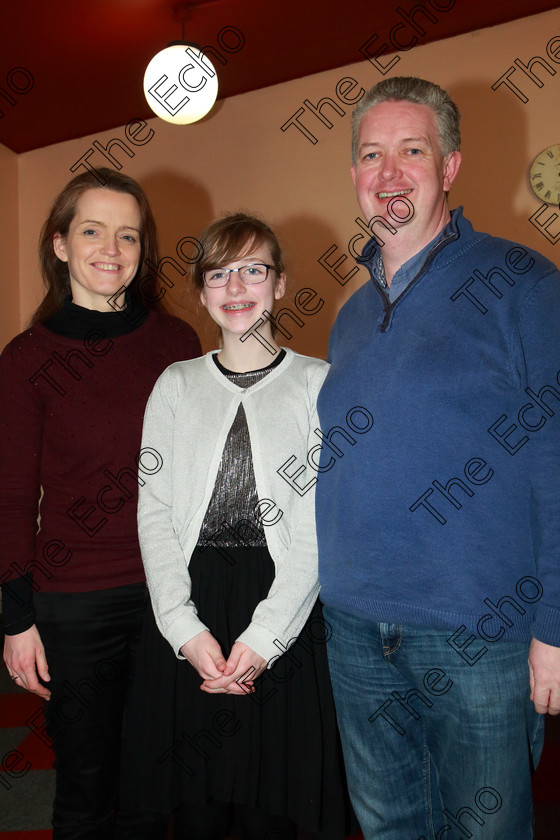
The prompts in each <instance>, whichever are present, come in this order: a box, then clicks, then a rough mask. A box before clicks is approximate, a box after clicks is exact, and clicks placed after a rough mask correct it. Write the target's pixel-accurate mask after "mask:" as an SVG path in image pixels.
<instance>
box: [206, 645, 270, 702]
mask: <svg viewBox="0 0 560 840" xmlns="http://www.w3.org/2000/svg"><path fill="white" fill-rule="evenodd" d="M265 668H266V659H263V658H262V656H259V654H258V653H255V651H254V650H252V648H250V647H248V646H247V645H245V644H243V642H235V644H234V646H233V647H232V649H231V653H230V655H229V659H228V661H227V662H226V666H225V668H224V669H223V673H222V675H221V676H220V677H218V679H212V680H210V679H205V680H204V682H203V683H202V685H201V686H200V687H201V689H202V690H203V691H206V692H208V694H251V693H252V692H253V691H254V686H253V683H254V681H255V680H256V679H257V677H259V676H260V675H261V674H262V672H263V671H264V669H265ZM238 680H241V682H238Z"/></svg>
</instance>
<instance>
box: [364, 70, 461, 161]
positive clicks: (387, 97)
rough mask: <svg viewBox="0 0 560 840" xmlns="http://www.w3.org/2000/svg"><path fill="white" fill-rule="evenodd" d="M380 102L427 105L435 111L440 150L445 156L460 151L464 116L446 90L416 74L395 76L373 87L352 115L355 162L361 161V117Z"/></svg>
mask: <svg viewBox="0 0 560 840" xmlns="http://www.w3.org/2000/svg"><path fill="white" fill-rule="evenodd" d="M381 102H413V103H414V104H415V105H427V106H428V107H429V108H431V109H432V110H433V112H434V116H435V118H436V128H437V133H438V137H439V144H440V146H441V153H442V155H443V157H446V156H447V155H448V154H450V152H454V151H459V149H460V147H461V131H460V129H459V121H460V119H461V115H460V113H459V109H458V108H457V106H456V105H455V103H454V102H453V101H452V100H451V97H450V96H449V94H448V93H447V91H446V90H443V88H440V87H439V85H435V84H434V83H433V82H427V81H426V80H425V79H417V78H415V77H414V76H394V77H393V78H391V79H383V81H381V82H378V84H376V85H374V86H373V87H372V88H370V89H369V90H368V91H367V93H366V94H365V95H364V96H363V97H362V98H361V99H360V102H359V104H358V106H357V107H356V108H355V109H354V112H353V114H352V163H353V164H354V166H355V165H356V163H357V161H358V132H359V130H360V123H361V122H362V117H363V116H364V114H365V113H366V111H369V109H370V108H373V106H374V105H379V104H380V103H381Z"/></svg>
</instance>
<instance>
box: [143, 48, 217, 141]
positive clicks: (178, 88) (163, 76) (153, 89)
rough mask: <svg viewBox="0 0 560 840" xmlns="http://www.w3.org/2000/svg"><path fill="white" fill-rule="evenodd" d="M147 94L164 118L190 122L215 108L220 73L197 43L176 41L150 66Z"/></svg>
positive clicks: (152, 61)
mask: <svg viewBox="0 0 560 840" xmlns="http://www.w3.org/2000/svg"><path fill="white" fill-rule="evenodd" d="M144 96H145V97H146V102H147V103H148V105H149V106H150V108H151V109H152V111H153V112H154V114H156V115H157V116H158V117H160V118H161V119H162V120H165V121H166V122H170V123H175V124H176V125H188V124H189V123H194V122H196V121H197V120H200V119H202V117H204V116H205V115H206V114H207V113H208V111H209V110H210V109H211V108H212V106H213V104H214V102H215V101H216V97H217V96H218V75H217V73H216V70H215V68H214V65H213V64H212V62H211V61H210V60H209V59H208V58H207V57H206V56H205V55H204V54H203V53H202V52H201V51H200V49H199V48H198V47H197V46H196V44H189V43H188V42H186V41H180V42H173V43H171V44H170V45H169V46H168V47H166V49H164V50H161V52H158V53H157V55H155V56H154V57H153V58H152V60H151V61H150V63H149V64H148V66H147V67H146V72H145V73H144Z"/></svg>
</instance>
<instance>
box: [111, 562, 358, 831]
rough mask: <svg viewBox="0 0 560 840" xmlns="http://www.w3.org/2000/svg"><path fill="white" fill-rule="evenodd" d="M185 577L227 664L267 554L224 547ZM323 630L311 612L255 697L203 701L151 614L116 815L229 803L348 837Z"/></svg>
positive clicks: (266, 567) (256, 595)
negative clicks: (223, 552)
mask: <svg viewBox="0 0 560 840" xmlns="http://www.w3.org/2000/svg"><path fill="white" fill-rule="evenodd" d="M189 571H190V575H191V580H192V600H193V601H194V603H195V604H196V605H197V609H198V615H199V617H200V619H201V621H203V622H204V624H206V625H207V627H208V628H209V629H210V631H211V632H212V634H213V636H214V637H215V638H216V639H217V640H218V641H219V643H220V645H221V648H222V651H223V653H224V656H225V657H226V658H227V657H228V655H229V652H230V650H231V647H232V645H233V643H234V642H235V640H236V638H237V637H238V636H239V635H240V634H241V633H242V632H243V630H245V629H246V628H247V626H248V625H249V623H250V621H251V617H252V614H253V611H254V609H255V607H256V605H257V604H258V603H259V601H261V600H263V599H264V598H265V597H266V595H267V593H268V591H269V589H270V586H271V583H272V581H273V579H274V563H273V560H272V558H271V557H270V554H269V553H268V551H267V550H266V549H265V548H247V549H243V548H228V549H227V556H222V555H221V554H220V553H219V552H218V551H217V550H216V549H214V548H205V549H204V550H203V551H201V550H199V549H196V550H195V552H194V554H193V557H192V559H191V563H190V566H189ZM330 632H331V631H330V627H329V625H328V623H327V622H325V620H324V619H323V616H322V610H321V605H320V603H319V602H317V603H316V604H315V607H314V609H313V611H312V613H311V615H310V616H309V619H308V620H307V622H306V624H305V626H304V628H303V630H302V632H301V633H300V635H299V637H298V639H297V641H296V642H294V644H293V645H292V646H291V647H290V649H289V651H288V652H287V653H284V654H283V655H281V656H280V657H279V659H278V660H277V661H276V663H275V664H274V665H273V666H272V668H270V669H267V670H266V671H265V672H264V673H263V674H262V675H261V676H260V677H259V678H258V679H257V680H256V681H255V692H254V693H253V694H247V695H228V694H207V693H205V692H203V691H201V689H200V685H201V682H202V680H201V678H200V676H199V675H198V673H197V672H196V671H195V669H194V668H193V667H192V665H190V663H189V662H187V661H184V660H179V659H177V657H176V656H175V655H174V653H173V651H172V650H171V648H170V646H169V644H168V642H167V641H165V639H163V637H162V636H161V634H160V633H159V631H158V629H157V627H156V625H155V621H154V618H153V614H152V613H151V611H149V614H148V616H147V620H146V623H145V627H144V633H143V643H142V645H141V650H140V654H139V661H138V663H137V673H136V677H135V681H134V692H133V697H132V698H131V702H130V704H129V709H128V712H127V717H128V719H127V721H126V727H125V731H126V732H128V737H127V738H126V741H125V745H124V750H123V752H124V754H123V770H124V774H123V779H124V782H123V800H124V801H123V809H124V810H125V811H128V810H141V811H143V812H144V813H146V812H148V813H150V814H168V813H171V812H172V811H173V810H174V809H175V808H176V807H177V806H179V805H180V804H181V803H183V802H197V803H204V802H232V803H238V804H242V805H249V806H257V807H260V808H262V809H264V810H265V811H266V812H268V813H270V814H275V815H281V816H282V815H284V816H287V817H289V818H290V819H291V820H293V821H294V822H295V823H296V824H297V825H298V826H299V827H300V829H302V830H304V831H306V832H309V833H320V834H321V836H322V837H325V838H329V840H340V839H341V838H343V837H344V834H345V829H347V828H348V822H347V819H348V810H349V806H348V796H347V792H346V783H345V779H344V771H343V759H342V751H341V747H340V741H339V736H338V731H337V727H336V718H335V709H334V702H333V697H332V690H331V685H330V679H329V674H328V666H327V655H326V642H327V640H328V638H329V635H330ZM278 652H279V654H280V653H281V651H280V649H279V651H278ZM351 825H352V824H350V826H351Z"/></svg>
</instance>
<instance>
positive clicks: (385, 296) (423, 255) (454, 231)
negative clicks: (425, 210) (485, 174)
mask: <svg viewBox="0 0 560 840" xmlns="http://www.w3.org/2000/svg"><path fill="white" fill-rule="evenodd" d="M462 211H463V208H462V207H458V208H457V209H455V210H452V211H451V219H450V220H449V222H448V223H447V225H446V226H445V227H444V229H443V230H442V231H440V233H439V234H438V235H437V236H436V237H435V238H434V239H433V240H432V241H431V242H429V243H428V245H426V247H425V248H423V249H422V251H419V252H418V254H415V255H414V256H413V257H411V258H410V259H409V260H407V261H406V262H405V263H404V264H403V265H402V266H401V267H400V268H399V270H398V271H397V272H395V277H396V278H397V285H398V286H402V289H401V291H400V293H399V294H398V295H397V297H396V298H395V299H394V300H390V299H389V295H390V289H389V288H388V287H387V286H386V284H385V282H384V281H385V276H384V271H383V270H382V267H383V262H382V255H381V247H380V245H379V243H378V241H377V239H376V238H375V237H374V236H372V238H371V239H370V240H369V241H368V242H367V243H366V245H365V246H364V249H363V251H362V253H361V255H360V256H359V257H356V262H358V263H360V264H361V265H365V266H366V268H367V269H368V271H369V273H370V279H371V282H372V283H373V286H374V288H375V289H376V291H377V292H378V293H379V294H380V295H381V299H382V301H383V309H384V314H383V317H382V318H381V320H380V322H379V328H380V332H386V331H387V330H388V329H389V327H390V325H391V320H392V316H393V311H394V310H395V307H396V306H397V304H398V303H399V302H400V301H401V300H402V299H403V297H404V296H405V295H406V294H407V292H408V291H410V289H412V287H413V286H414V285H416V283H417V282H418V281H419V280H420V279H421V277H422V276H423V275H424V274H425V272H426V270H427V268H428V266H429V264H430V263H431V262H432V260H433V259H434V258H435V257H436V255H437V254H439V252H440V251H441V250H442V249H443V248H445V246H446V245H448V244H449V243H450V242H453V241H454V240H456V239H458V238H459V236H460V233H459V228H458V222H459V220H460V219H461V218H462V215H463V212H462ZM401 272H402V274H401ZM399 275H400V277H399ZM403 275H404V276H403ZM407 275H408V276H410V279H409V281H408V282H406V276H407ZM401 278H402V280H401ZM393 281H394V278H393ZM399 281H401V282H399ZM402 281H405V282H402ZM392 287H393V286H391V288H392Z"/></svg>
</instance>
